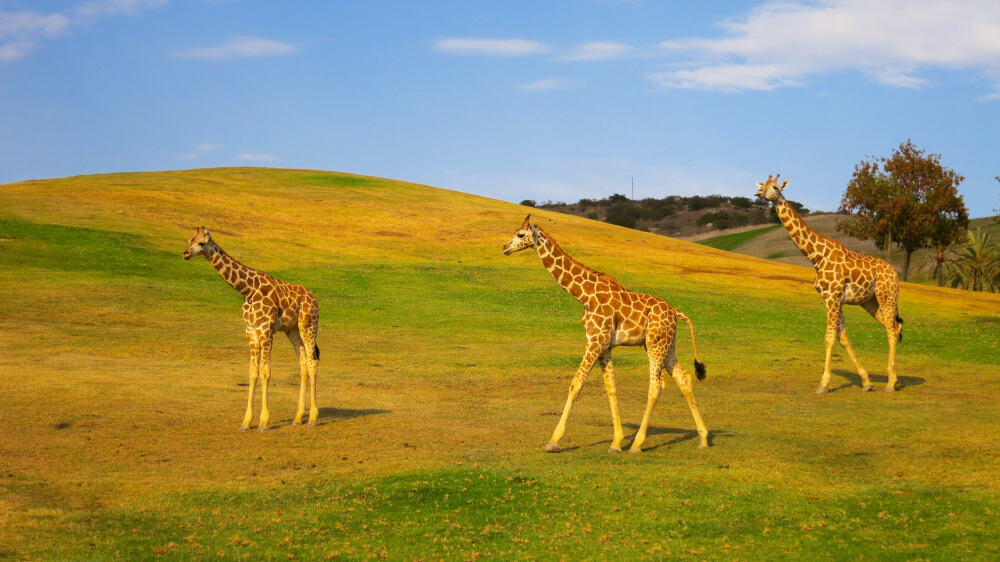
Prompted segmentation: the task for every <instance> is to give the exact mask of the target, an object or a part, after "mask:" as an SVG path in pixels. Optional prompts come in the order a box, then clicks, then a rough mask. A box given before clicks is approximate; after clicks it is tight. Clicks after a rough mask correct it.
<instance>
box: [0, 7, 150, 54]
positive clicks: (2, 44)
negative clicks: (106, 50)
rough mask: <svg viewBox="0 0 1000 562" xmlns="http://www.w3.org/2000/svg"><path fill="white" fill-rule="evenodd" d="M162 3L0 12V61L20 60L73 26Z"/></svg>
mask: <svg viewBox="0 0 1000 562" xmlns="http://www.w3.org/2000/svg"><path fill="white" fill-rule="evenodd" d="M165 3H166V0H92V1H89V2H82V3H79V4H76V5H72V6H69V7H67V8H66V10H64V11H62V12H54V13H49V14H44V13H40V12H36V11H33V10H20V11H4V10H0V61H12V60H16V59H21V58H24V57H26V56H28V55H30V54H31V53H32V52H34V51H35V48H36V47H37V46H38V43H39V42H40V41H42V40H45V39H53V38H55V37H58V36H60V35H63V34H64V33H66V32H67V31H68V30H69V29H70V28H71V27H72V26H74V25H77V24H80V23H83V22H88V21H93V20H94V19H95V18H98V17H102V16H110V15H117V14H123V13H135V12H138V11H139V10H142V9H145V8H151V7H155V6H159V5H161V4H165Z"/></svg>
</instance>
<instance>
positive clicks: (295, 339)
mask: <svg viewBox="0 0 1000 562" xmlns="http://www.w3.org/2000/svg"><path fill="white" fill-rule="evenodd" d="M287 334H288V339H289V341H291V342H292V347H294V348H295V354H296V355H297V356H298V358H299V405H298V407H297V408H296V409H295V417H294V418H292V425H301V424H302V415H303V414H305V411H306V382H307V381H308V379H309V367H308V362H307V361H306V353H305V350H304V347H303V343H302V336H300V335H299V332H298V330H292V331H290V332H287Z"/></svg>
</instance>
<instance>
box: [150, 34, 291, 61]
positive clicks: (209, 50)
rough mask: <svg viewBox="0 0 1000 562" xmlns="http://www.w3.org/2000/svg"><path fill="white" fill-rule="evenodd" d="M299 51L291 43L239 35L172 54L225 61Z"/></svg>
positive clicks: (177, 56) (184, 57) (187, 57)
mask: <svg viewBox="0 0 1000 562" xmlns="http://www.w3.org/2000/svg"><path fill="white" fill-rule="evenodd" d="M297 51H298V48H296V47H295V46H294V45H291V44H289V43H282V42H281V41H274V40H272V39H264V38H262V37H250V36H245V35H237V36H234V37H231V38H230V39H229V41H226V42H225V43H223V44H221V45H218V46H215V47H196V48H193V49H188V50H185V51H176V52H173V53H171V54H170V56H172V57H175V58H181V59H197V60H210V61H224V60H232V59H236V58H246V57H273V56H282V55H290V54H293V53H295V52H297Z"/></svg>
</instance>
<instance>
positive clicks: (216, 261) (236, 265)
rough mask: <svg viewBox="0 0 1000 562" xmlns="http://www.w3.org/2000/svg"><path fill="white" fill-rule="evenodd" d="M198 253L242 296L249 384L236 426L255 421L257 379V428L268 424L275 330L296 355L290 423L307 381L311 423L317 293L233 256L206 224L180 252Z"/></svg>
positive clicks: (311, 421)
mask: <svg viewBox="0 0 1000 562" xmlns="http://www.w3.org/2000/svg"><path fill="white" fill-rule="evenodd" d="M199 255H203V256H205V257H206V258H207V259H208V262H209V263H210V264H211V265H212V267H213V268H214V269H215V270H216V271H217V272H218V273H219V275H220V276H221V277H222V279H223V280H225V281H226V283H229V285H231V286H232V287H233V288H234V289H236V290H237V291H238V292H239V293H240V294H241V295H243V324H244V327H245V329H246V336H247V341H248V342H249V344H250V375H249V380H250V389H249V394H248V397H247V409H246V414H245V415H244V417H243V423H242V424H241V425H240V430H241V431H246V430H248V429H250V424H251V423H252V422H253V397H254V387H255V386H256V384H257V380H258V378H259V379H260V381H261V408H260V420H259V421H258V427H259V429H260V431H265V430H267V429H268V423H269V421H270V412H269V410H268V407H267V386H268V382H269V381H270V379H271V345H272V343H273V341H274V334H275V332H285V334H286V335H288V339H289V340H290V341H291V342H292V346H293V347H294V348H295V352H296V354H298V357H299V370H300V375H301V380H300V384H299V405H298V409H297V410H296V412H295V417H294V418H293V420H292V424H293V425H299V424H301V423H302V416H303V415H304V414H305V398H306V383H307V381H308V386H309V388H310V390H309V399H310V406H309V426H310V427H314V426H315V425H316V420H317V419H318V418H319V408H317V407H316V371H317V368H318V366H319V346H318V345H316V333H317V330H318V328H319V305H318V304H317V302H316V297H315V296H314V295H313V294H312V293H311V292H310V291H309V289H306V288H305V287H303V286H302V285H296V284H294V283H285V282H284V281H279V280H278V279H275V278H274V277H272V276H270V275H268V274H267V273H264V272H263V271H257V270H256V269H253V268H250V267H247V266H245V265H243V264H241V263H240V262H238V261H236V260H235V259H233V258H232V257H230V256H229V254H227V253H226V252H225V251H223V249H222V248H220V247H219V245H218V244H216V243H215V240H213V239H212V234H211V233H210V232H209V231H208V230H207V229H206V228H205V227H204V226H201V227H198V228H197V229H196V230H195V233H194V236H192V237H191V239H190V240H189V241H188V247H187V250H185V251H184V254H183V257H184V259H186V260H189V259H191V258H192V257H194V256H199Z"/></svg>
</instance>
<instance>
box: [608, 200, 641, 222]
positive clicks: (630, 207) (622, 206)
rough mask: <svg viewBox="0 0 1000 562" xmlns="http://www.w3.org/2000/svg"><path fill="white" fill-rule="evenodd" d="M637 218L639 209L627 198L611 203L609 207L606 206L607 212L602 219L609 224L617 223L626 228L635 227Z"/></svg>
mask: <svg viewBox="0 0 1000 562" xmlns="http://www.w3.org/2000/svg"><path fill="white" fill-rule="evenodd" d="M638 219H639V209H637V208H636V206H635V204H634V203H632V202H631V201H629V200H627V199H626V200H624V201H618V202H617V203H613V204H612V205H611V206H610V207H608V213H607V215H606V216H605V217H604V220H605V221H607V222H609V223H611V224H617V225H618V226H624V227H628V228H635V221H637V220H638Z"/></svg>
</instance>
